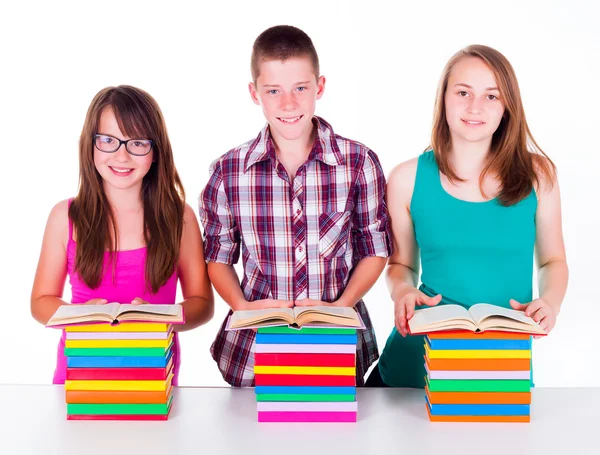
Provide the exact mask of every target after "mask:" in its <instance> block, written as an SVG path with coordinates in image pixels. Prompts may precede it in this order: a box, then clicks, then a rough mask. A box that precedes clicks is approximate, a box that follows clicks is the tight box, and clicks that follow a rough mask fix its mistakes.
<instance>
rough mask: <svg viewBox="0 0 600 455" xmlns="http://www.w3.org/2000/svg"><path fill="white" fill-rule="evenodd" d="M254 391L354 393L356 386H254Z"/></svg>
mask: <svg viewBox="0 0 600 455" xmlns="http://www.w3.org/2000/svg"><path fill="white" fill-rule="evenodd" d="M254 392H255V393H256V394H257V395H258V394H266V393H269V394H271V393H285V394H290V393H291V394H302V395H305V394H321V395H324V394H336V395H338V394H339V395H350V394H352V395H356V387H316V386H315V387H309V386H299V387H292V386H256V387H255V388H254Z"/></svg>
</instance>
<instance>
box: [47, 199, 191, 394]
mask: <svg viewBox="0 0 600 455" xmlns="http://www.w3.org/2000/svg"><path fill="white" fill-rule="evenodd" d="M70 204H71V201H69V205H70ZM76 249H77V244H76V243H75V241H73V224H72V223H71V220H69V240H68V242H67V273H68V275H69V283H70V284H71V292H72V294H73V296H72V299H71V303H84V302H87V301H88V300H90V299H98V298H101V299H106V300H108V301H109V302H119V303H129V302H131V301H132V300H133V299H135V298H136V297H140V298H141V299H144V300H146V301H147V302H149V303H175V294H176V292H177V279H178V277H177V272H174V273H173V275H171V277H170V278H169V280H168V281H167V282H166V283H165V284H164V285H163V286H162V287H161V288H160V289H159V290H158V292H157V293H156V294H152V293H151V292H149V291H148V290H147V288H146V279H145V273H146V270H145V267H146V247H142V248H138V249H135V250H126V251H118V252H117V253H116V254H115V260H116V267H115V270H114V279H113V267H112V264H109V256H108V254H109V253H108V252H107V253H105V255H104V269H105V273H104V275H103V277H102V281H101V283H100V286H99V287H98V288H96V289H90V288H89V287H88V286H87V285H86V284H85V282H84V281H83V280H82V279H81V277H80V276H79V275H78V274H77V273H75V272H74V267H75V252H76ZM64 348H65V331H64V330H63V333H62V336H61V338H60V342H59V344H58V352H57V357H56V370H55V371H54V379H53V381H52V382H53V383H54V384H64V382H65V378H66V374H67V358H66V357H65V355H64ZM180 363H181V356H180V349H179V339H178V337H177V333H175V335H174V340H173V365H174V377H173V385H178V377H179V365H180Z"/></svg>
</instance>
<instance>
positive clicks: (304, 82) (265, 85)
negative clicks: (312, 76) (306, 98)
mask: <svg viewBox="0 0 600 455" xmlns="http://www.w3.org/2000/svg"><path fill="white" fill-rule="evenodd" d="M306 84H310V81H300V82H296V83H294V85H306ZM263 87H281V85H277V84H264V85H263Z"/></svg>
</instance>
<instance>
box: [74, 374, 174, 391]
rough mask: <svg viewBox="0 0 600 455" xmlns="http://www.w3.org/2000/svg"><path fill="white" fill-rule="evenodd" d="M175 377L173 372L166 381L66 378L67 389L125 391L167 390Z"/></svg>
mask: <svg viewBox="0 0 600 455" xmlns="http://www.w3.org/2000/svg"><path fill="white" fill-rule="evenodd" d="M172 379H173V373H171V374H170V375H169V377H168V378H167V380H166V381H145V380H140V381H129V380H127V381H112V380H110V381H109V380H106V381H104V380H103V381H85V380H68V379H67V380H66V381H65V390H125V391H153V392H154V391H160V392H163V391H166V390H167V388H169V386H170V384H171V380H172Z"/></svg>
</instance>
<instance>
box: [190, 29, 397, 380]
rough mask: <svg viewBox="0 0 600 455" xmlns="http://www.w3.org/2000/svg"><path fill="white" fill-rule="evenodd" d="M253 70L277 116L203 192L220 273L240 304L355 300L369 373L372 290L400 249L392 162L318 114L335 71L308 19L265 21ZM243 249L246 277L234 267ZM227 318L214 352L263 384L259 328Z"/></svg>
mask: <svg viewBox="0 0 600 455" xmlns="http://www.w3.org/2000/svg"><path fill="white" fill-rule="evenodd" d="M251 70H252V78H253V82H251V83H250V84H249V89H250V95H251V97H252V100H253V101H254V103H255V104H257V105H259V106H261V107H262V110H263V113H264V115H265V118H266V120H267V125H266V126H265V128H264V129H263V130H262V131H261V132H260V133H259V135H258V136H257V137H256V138H255V139H253V140H250V141H248V142H247V143H245V144H243V145H241V146H239V147H236V148H234V149H233V150H230V151H229V152H227V153H226V154H225V155H223V156H221V157H220V158H219V159H217V160H216V161H215V162H214V163H213V164H212V165H211V168H210V179H209V182H208V184H207V185H206V188H205V189H204V190H203V191H202V194H201V196H200V202H199V211H200V219H201V221H202V223H203V225H204V229H205V256H206V259H207V261H208V272H209V275H210V278H211V280H212V283H213V285H214V287H215V289H216V291H217V292H218V293H219V295H220V296H221V298H222V299H223V300H224V301H225V302H227V304H228V305H229V306H230V307H231V310H232V311H237V310H250V309H261V308H275V307H292V306H309V305H330V306H352V307H354V308H355V309H356V310H357V311H358V312H359V313H360V315H361V317H362V319H363V321H364V323H365V325H366V330H360V331H358V343H357V378H356V381H357V385H363V384H364V379H363V378H364V375H365V373H366V372H367V370H368V368H369V366H370V365H371V364H372V363H373V362H374V361H375V360H376V359H377V358H378V356H379V354H378V350H377V342H376V339H375V332H374V331H373V327H372V324H371V320H370V318H369V314H368V312H367V308H366V306H365V304H364V302H363V301H362V297H363V296H364V295H365V294H366V293H367V291H368V290H369V289H370V288H371V286H372V285H373V284H374V283H375V281H376V280H377V278H378V277H379V275H380V274H381V272H382V271H383V268H384V267H385V264H386V258H387V257H388V256H389V255H390V254H391V240H390V231H389V223H388V214H387V208H386V205H385V199H384V196H385V186H386V184H385V177H384V175H383V172H382V169H381V165H380V163H379V160H378V158H377V155H375V153H373V152H372V151H371V150H369V149H368V148H367V147H365V146H364V145H362V144H360V143H358V142H355V141H352V140H349V139H346V138H343V137H341V136H338V135H336V134H335V133H334V132H333V129H332V128H331V125H329V123H327V122H326V121H325V120H323V119H322V118H320V117H317V116H315V115H314V111H315V104H316V100H318V99H320V98H321V96H323V92H324V90H325V78H324V77H323V76H321V75H320V73H319V60H318V56H317V53H316V50H315V48H314V46H313V43H312V41H311V39H310V38H309V37H308V35H306V34H305V33H304V32H303V31H302V30H299V29H297V28H295V27H291V26H276V27H272V28H269V29H267V30H265V31H264V32H263V33H261V34H260V35H259V36H258V38H257V39H256V41H255V42H254V47H253V52H252V60H251ZM240 249H241V251H242V261H243V268H244V276H243V278H242V282H241V285H240V282H239V280H238V277H237V275H236V272H235V270H234V268H233V264H235V263H236V262H237V261H238V259H239V254H240ZM230 313H231V311H230ZM225 324H226V321H224V322H223V325H222V326H221V328H220V330H219V333H218V334H217V337H216V339H215V341H214V343H213V345H212V347H211V353H212V356H213V358H214V359H215V361H216V362H217V364H218V367H219V370H220V371H221V373H222V375H223V378H224V379H225V380H226V381H227V382H228V383H229V384H231V385H233V386H236V387H246V386H253V385H254V339H255V331H253V330H240V331H225Z"/></svg>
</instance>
